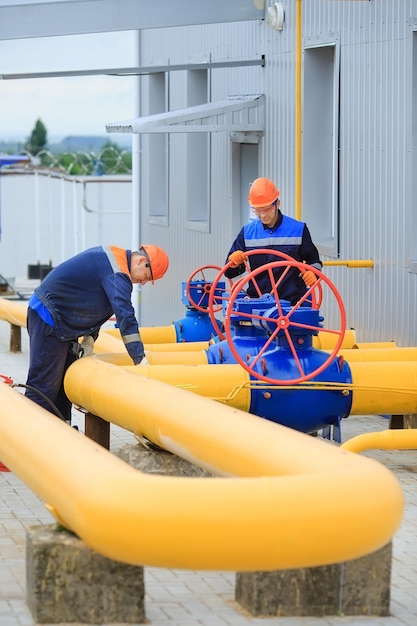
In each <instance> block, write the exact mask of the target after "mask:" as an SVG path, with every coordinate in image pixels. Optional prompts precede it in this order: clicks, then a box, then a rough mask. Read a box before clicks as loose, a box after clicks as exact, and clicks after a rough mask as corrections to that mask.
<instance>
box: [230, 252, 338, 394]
mask: <svg viewBox="0 0 417 626" xmlns="http://www.w3.org/2000/svg"><path fill="white" fill-rule="evenodd" d="M276 268H283V272H282V274H281V276H280V277H279V278H278V280H276V279H275V277H274V272H273V270H274V269H276ZM291 268H297V269H299V270H300V271H302V270H303V268H304V271H307V270H311V271H312V272H314V274H315V275H316V278H317V281H316V283H315V284H314V285H312V286H311V287H309V288H308V289H307V291H306V294H305V296H303V297H302V298H301V299H300V300H299V301H298V302H297V303H296V304H295V305H294V306H292V307H291V308H290V310H289V311H288V312H286V311H284V310H283V308H282V306H281V300H280V297H279V286H280V284H281V283H282V281H283V280H284V278H285V276H286V274H287V273H288V272H289V271H290V269H291ZM265 271H267V272H268V273H269V275H270V280H271V285H272V291H271V294H272V295H273V296H274V299H275V304H276V307H277V311H278V316H277V317H274V318H271V317H263V316H262V315H257V314H255V313H251V312H248V313H245V312H244V311H240V310H239V313H238V315H239V317H240V318H243V319H244V318H247V319H248V321H252V320H254V319H257V320H261V321H264V322H267V323H268V326H269V327H273V326H275V329H274V330H273V331H272V332H271V333H270V335H269V336H268V338H267V340H266V341H265V344H264V345H263V347H262V348H261V349H260V351H259V353H258V354H257V355H256V357H254V358H253V359H252V361H251V362H250V363H248V362H247V361H246V360H245V359H243V358H242V357H241V356H240V354H239V353H238V351H237V350H236V348H235V346H234V344H233V328H232V325H231V316H232V314H233V307H234V305H235V302H236V299H237V297H238V295H239V291H240V290H241V289H243V288H244V287H245V285H246V283H248V282H249V281H253V280H254V279H255V278H256V276H257V275H258V274H259V273H261V272H265ZM318 284H319V285H320V286H323V285H325V286H327V287H328V288H329V289H330V291H331V293H332V294H333V296H334V297H335V298H336V303H337V305H338V310H339V316H340V320H339V322H340V328H339V329H338V330H332V329H329V328H320V332H321V333H331V334H333V335H335V336H336V337H337V341H336V344H335V346H334V348H333V350H332V352H331V354H329V356H328V357H327V358H326V359H325V361H324V362H323V363H322V364H321V365H320V366H319V367H317V368H316V369H315V370H314V371H312V372H308V373H306V372H305V371H304V369H303V366H302V363H301V361H300V359H299V357H298V353H297V350H296V348H295V346H294V342H293V339H292V337H291V333H290V330H291V328H297V329H303V328H305V329H306V330H317V328H316V327H315V326H310V325H307V324H303V323H301V322H299V321H296V319H295V320H292V317H293V315H294V313H295V311H297V310H298V309H299V308H300V307H301V306H302V304H303V302H305V300H306V299H307V298H309V297H310V296H311V292H312V291H313V290H314V288H315V287H317V286H318ZM238 287H239V288H237V287H236V288H235V289H234V290H233V292H232V293H231V295H230V300H229V304H228V307H227V312H226V318H225V332H226V337H227V342H228V344H229V347H230V350H231V352H232V354H233V356H234V357H235V359H236V361H237V362H238V363H240V365H241V366H242V367H243V368H244V369H245V370H246V371H247V372H249V374H251V375H252V376H254V377H255V378H258V379H259V380H262V381H264V382H267V383H271V384H273V385H295V384H298V383H303V382H306V381H308V380H311V379H312V378H314V377H315V376H318V374H320V373H321V372H323V371H324V370H325V369H326V367H328V365H330V363H331V362H332V361H333V359H334V358H335V357H336V355H337V353H338V351H339V348H340V346H341V345H342V343H343V337H344V334H345V330H346V313H345V307H344V305H343V301H342V298H341V296H340V294H339V292H338V291H337V289H336V287H335V286H334V285H333V283H332V282H331V280H330V279H329V278H327V277H326V276H325V275H324V274H323V273H322V272H320V270H318V269H316V268H314V267H311V266H309V265H305V264H304V263H298V262H297V261H294V259H292V261H291V262H288V261H276V262H273V263H268V264H267V265H264V266H263V267H258V268H257V269H255V270H253V272H250V273H249V274H248V276H246V277H245V278H244V279H242V280H240V281H239V284H238ZM252 323H253V322H252ZM279 331H283V332H284V334H285V337H286V339H287V343H288V346H289V349H290V351H291V353H292V355H293V357H294V361H295V363H296V366H297V369H298V372H299V376H298V377H297V378H292V379H290V380H288V379H287V380H284V379H276V378H271V377H268V376H267V375H266V371H265V366H262V368H261V369H262V373H261V372H258V371H257V370H256V369H254V368H255V366H256V365H257V363H260V364H261V365H263V363H264V362H265V359H264V357H263V355H264V354H265V352H266V351H267V350H269V349H271V345H273V342H274V340H275V338H276V336H277V334H278V333H279Z"/></svg>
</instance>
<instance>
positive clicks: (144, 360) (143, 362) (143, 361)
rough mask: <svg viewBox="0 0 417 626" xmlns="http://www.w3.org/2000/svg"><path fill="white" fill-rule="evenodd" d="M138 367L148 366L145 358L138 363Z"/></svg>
mask: <svg viewBox="0 0 417 626" xmlns="http://www.w3.org/2000/svg"><path fill="white" fill-rule="evenodd" d="M138 365H149V363H148V359H147V358H146V356H144V357H143V359H142V361H141V362H140V363H138Z"/></svg>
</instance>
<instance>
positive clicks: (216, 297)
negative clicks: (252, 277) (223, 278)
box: [185, 265, 233, 313]
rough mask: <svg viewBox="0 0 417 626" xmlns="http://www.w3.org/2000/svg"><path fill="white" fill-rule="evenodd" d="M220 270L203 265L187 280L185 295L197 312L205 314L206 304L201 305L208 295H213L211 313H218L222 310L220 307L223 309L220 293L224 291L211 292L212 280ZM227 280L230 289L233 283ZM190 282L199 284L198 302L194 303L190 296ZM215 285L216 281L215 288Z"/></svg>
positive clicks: (213, 266) (212, 266)
mask: <svg viewBox="0 0 417 626" xmlns="http://www.w3.org/2000/svg"><path fill="white" fill-rule="evenodd" d="M220 270H221V267H218V266H217V265H203V267H199V268H197V269H196V270H195V272H193V273H192V274H191V276H190V278H189V279H188V280H187V284H186V286H185V292H186V294H187V298H188V300H189V302H190V304H191V305H192V306H193V307H194V308H195V309H197V310H198V311H202V312H203V313H207V310H208V304H207V305H203V302H204V300H206V298H207V296H208V295H209V294H210V295H212V294H213V297H212V302H213V305H212V308H213V312H215V313H217V312H218V311H221V310H222V307H223V304H222V302H223V297H222V293H224V291H225V289H220V288H218V289H217V291H213V288H212V286H213V280H214V278H215V277H216V276H217V275H218V273H219V271H220ZM210 276H211V278H210ZM227 280H228V282H229V288H231V287H232V284H233V282H232V281H231V280H230V278H228V279H227ZM192 282H201V288H202V289H201V292H202V293H201V296H200V297H199V299H198V301H195V300H194V298H193V297H192V296H191V283H192ZM217 284H218V281H217V282H216V287H217ZM194 297H195V296H194Z"/></svg>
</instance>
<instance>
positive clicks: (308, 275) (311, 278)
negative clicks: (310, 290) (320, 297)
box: [301, 270, 317, 287]
mask: <svg viewBox="0 0 417 626" xmlns="http://www.w3.org/2000/svg"><path fill="white" fill-rule="evenodd" d="M301 278H302V279H303V281H304V282H305V284H306V285H307V287H312V286H313V285H314V283H315V282H316V280H317V277H316V275H315V273H314V272H312V271H311V270H307V271H306V272H304V273H303V274H301Z"/></svg>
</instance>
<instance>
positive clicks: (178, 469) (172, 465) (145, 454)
mask: <svg viewBox="0 0 417 626" xmlns="http://www.w3.org/2000/svg"><path fill="white" fill-rule="evenodd" d="M119 457H120V458H121V459H122V460H123V461H125V462H126V463H128V464H129V465H131V466H132V467H134V468H135V469H137V470H140V471H141V472H144V473H145V474H164V475H166V476H194V477H196V478H198V477H207V476H210V474H209V473H208V472H206V470H204V469H202V468H201V467H197V466H196V465H193V464H192V463H189V462H188V461H185V460H184V459H182V458H181V457H179V456H176V455H175V454H171V452H167V451H166V450H161V449H158V450H155V449H154V448H152V447H149V448H146V447H145V446H143V445H141V444H137V445H130V446H124V447H123V448H120V450H119Z"/></svg>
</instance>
